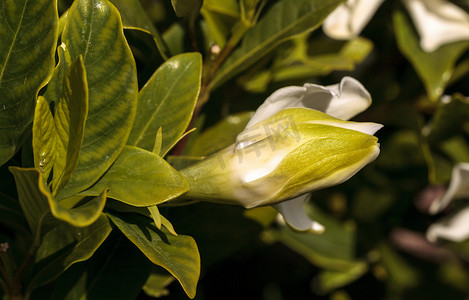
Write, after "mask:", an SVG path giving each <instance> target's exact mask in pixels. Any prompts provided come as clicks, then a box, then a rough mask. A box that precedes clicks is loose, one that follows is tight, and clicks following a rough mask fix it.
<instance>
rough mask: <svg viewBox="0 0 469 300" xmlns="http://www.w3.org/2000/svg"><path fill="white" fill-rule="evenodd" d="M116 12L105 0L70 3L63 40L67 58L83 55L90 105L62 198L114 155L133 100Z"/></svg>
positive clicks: (130, 67)
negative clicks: (78, 155)
mask: <svg viewBox="0 0 469 300" xmlns="http://www.w3.org/2000/svg"><path fill="white" fill-rule="evenodd" d="M122 30H123V29H122V23H121V18H120V15H119V12H118V11H117V9H116V8H115V7H114V6H113V5H112V4H111V3H110V2H109V1H107V0H79V1H75V2H74V3H73V5H72V6H71V8H70V10H69V13H68V17H67V23H66V25H65V29H64V31H63V33H62V42H63V43H64V44H65V45H66V47H67V49H68V51H69V53H70V57H71V61H74V60H75V59H76V58H77V57H78V56H79V55H82V56H83V61H84V64H85V68H86V77H87V81H88V88H89V110H88V118H87V120H86V127H85V134H84V138H83V144H82V147H81V150H80V157H79V160H78V165H77V168H76V170H75V172H74V174H73V176H72V177H71V179H70V181H69V182H68V184H67V185H66V186H65V188H64V190H63V192H62V193H61V194H60V197H61V198H66V197H67V196H71V195H73V194H75V193H77V192H79V191H81V190H83V189H85V188H87V187H89V186H90V185H92V184H93V183H94V182H95V181H96V180H98V178H99V177H101V175H102V174H103V173H104V172H105V171H106V170H107V169H108V168H109V167H110V166H111V164H112V163H113V162H114V160H115V159H116V158H117V157H118V156H119V153H120V152H121V151H122V149H123V147H124V146H125V143H126V141H127V138H128V135H129V133H130V129H131V124H132V123H133V120H134V117H135V111H136V105H137V77H136V67H135V61H134V59H133V56H132V53H131V51H130V48H129V46H128V44H127V41H126V40H125V37H124V34H123V31H122Z"/></svg>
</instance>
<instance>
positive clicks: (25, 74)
mask: <svg viewBox="0 0 469 300" xmlns="http://www.w3.org/2000/svg"><path fill="white" fill-rule="evenodd" d="M58 19H59V18H58V13H57V2H56V1H50V0H36V1H28V0H18V1H2V2H1V5H0V40H1V43H0V95H2V96H1V100H0V165H3V164H4V163H5V162H6V161H7V160H9V159H10V158H11V157H12V156H13V155H14V154H15V153H16V151H17V150H18V149H19V148H20V147H21V145H22V144H23V142H24V141H25V138H26V137H27V136H28V135H29V133H30V128H29V127H28V126H29V125H30V123H31V121H32V120H33V113H34V106H35V102H36V95H37V92H38V91H39V89H40V88H41V87H42V86H43V85H44V84H45V83H46V81H47V80H48V79H49V76H50V74H51V72H52V69H53V68H54V63H55V61H54V52H55V46H56V41H57V27H58Z"/></svg>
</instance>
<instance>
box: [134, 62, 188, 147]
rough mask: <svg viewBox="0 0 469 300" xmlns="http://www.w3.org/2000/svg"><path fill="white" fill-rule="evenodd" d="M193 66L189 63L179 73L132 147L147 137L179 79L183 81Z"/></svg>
mask: <svg viewBox="0 0 469 300" xmlns="http://www.w3.org/2000/svg"><path fill="white" fill-rule="evenodd" d="M191 66H192V63H189V64H187V65H186V67H185V68H184V70H183V71H181V72H178V73H179V74H181V75H179V76H178V78H177V80H174V81H173V82H174V84H173V85H171V88H170V89H169V90H168V92H167V93H166V95H165V96H164V98H163V99H162V101H161V102H160V105H158V106H157V107H156V109H155V111H154V112H153V114H152V115H151V117H150V118H149V121H148V122H147V123H146V124H145V126H144V127H143V128H142V130H141V131H140V133H139V134H138V136H137V139H136V140H135V142H134V143H133V145H132V146H137V145H138V143H140V141H141V140H142V139H143V138H144V137H145V132H146V131H147V129H148V127H150V124H151V123H152V121H153V120H154V119H155V116H156V115H158V113H159V111H160V109H161V107H162V106H164V105H163V104H164V103H165V102H166V101H167V100H168V97H169V95H170V94H171V92H172V91H173V90H174V88H175V87H176V86H177V82H178V81H179V79H181V77H183V76H184V75H185V73H186V71H187V70H188V69H189V68H190V67H191Z"/></svg>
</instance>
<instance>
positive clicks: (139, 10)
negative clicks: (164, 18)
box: [112, 0, 171, 59]
mask: <svg viewBox="0 0 469 300" xmlns="http://www.w3.org/2000/svg"><path fill="white" fill-rule="evenodd" d="M112 3H114V5H115V6H116V7H117V9H118V10H119V12H120V14H121V16H122V24H123V25H124V28H128V29H138V30H143V31H145V32H147V33H149V34H151V35H152V36H153V38H154V40H155V43H156V46H157V47H158V50H159V51H160V54H161V57H163V59H168V58H169V57H171V53H170V52H169V50H168V47H167V46H166V44H165V42H164V40H163V39H162V38H161V35H160V33H159V32H158V30H157V29H156V27H155V26H154V25H153V22H152V21H151V20H150V18H149V17H148V14H147V13H146V12H145V9H144V8H143V7H142V5H141V4H140V1H139V0H112Z"/></svg>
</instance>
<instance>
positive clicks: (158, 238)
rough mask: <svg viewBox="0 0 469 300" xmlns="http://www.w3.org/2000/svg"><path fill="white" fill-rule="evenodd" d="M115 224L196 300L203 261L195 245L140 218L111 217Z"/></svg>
mask: <svg viewBox="0 0 469 300" xmlns="http://www.w3.org/2000/svg"><path fill="white" fill-rule="evenodd" d="M108 215H109V218H110V219H111V221H112V222H113V223H114V224H115V225H116V226H117V227H118V228H119V229H120V230H121V231H122V233H124V235H125V236H127V238H128V239H129V240H131V241H132V242H133V243H134V244H135V245H136V246H137V247H138V248H139V249H140V250H141V251H142V252H143V253H144V254H145V255H146V256H147V257H148V259H149V260H150V261H151V262H153V263H154V264H156V265H159V266H161V267H163V268H165V269H166V270H168V271H169V272H170V273H171V274H172V275H173V276H174V277H175V278H176V279H177V280H178V281H179V282H180V283H181V285H182V287H183V289H184V291H185V292H186V294H187V295H188V296H189V297H190V298H194V296H195V292H196V286H197V281H198V280H199V274H200V257H199V251H198V249H197V245H196V243H195V241H194V240H193V239H192V238H191V237H189V236H184V235H178V236H174V235H172V234H170V233H169V232H168V231H167V230H166V229H165V228H164V227H162V230H158V229H157V228H156V227H155V225H154V224H153V223H152V222H151V219H149V218H146V217H143V216H139V215H137V214H125V215H124V214H122V215H120V214H117V213H109V214H108Z"/></svg>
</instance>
